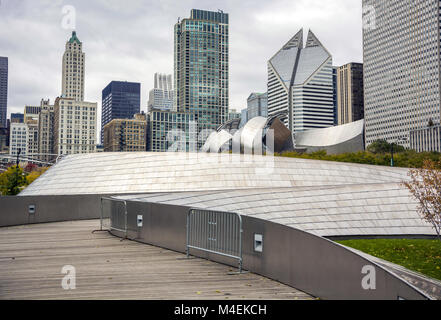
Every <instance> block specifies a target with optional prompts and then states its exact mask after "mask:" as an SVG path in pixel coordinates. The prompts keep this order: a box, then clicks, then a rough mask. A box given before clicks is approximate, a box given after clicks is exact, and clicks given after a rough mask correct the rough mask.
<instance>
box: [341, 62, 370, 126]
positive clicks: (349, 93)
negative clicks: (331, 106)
mask: <svg viewBox="0 0 441 320" xmlns="http://www.w3.org/2000/svg"><path fill="white" fill-rule="evenodd" d="M337 115H338V125H342V124H346V123H350V122H354V121H358V120H361V119H364V94H363V64H362V63H348V64H345V65H344V66H341V67H339V68H337Z"/></svg>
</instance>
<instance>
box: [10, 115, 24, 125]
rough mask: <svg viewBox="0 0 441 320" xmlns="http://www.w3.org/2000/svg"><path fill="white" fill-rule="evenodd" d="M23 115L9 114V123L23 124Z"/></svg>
mask: <svg viewBox="0 0 441 320" xmlns="http://www.w3.org/2000/svg"><path fill="white" fill-rule="evenodd" d="M23 122H24V114H23V113H11V123H23Z"/></svg>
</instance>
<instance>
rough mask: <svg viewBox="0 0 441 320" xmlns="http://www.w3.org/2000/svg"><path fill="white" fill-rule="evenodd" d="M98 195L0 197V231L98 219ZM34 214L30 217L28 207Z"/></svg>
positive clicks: (99, 197) (99, 207) (99, 209)
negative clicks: (0, 229)
mask: <svg viewBox="0 0 441 320" xmlns="http://www.w3.org/2000/svg"><path fill="white" fill-rule="evenodd" d="M101 197H102V196H101V195H80V196H31V197H0V227H7V226H17V225H23V224H31V223H46V222H58V221H69V220H86V219H97V218H99V217H100V211H101V202H100V199H101ZM30 205H34V206H35V213H34V214H29V206H30Z"/></svg>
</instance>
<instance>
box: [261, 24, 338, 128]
mask: <svg viewBox="0 0 441 320" xmlns="http://www.w3.org/2000/svg"><path fill="white" fill-rule="evenodd" d="M281 112H283V113H285V114H286V117H285V119H284V122H285V125H286V126H287V127H288V128H289V129H290V130H291V132H292V133H293V134H294V133H296V132H298V131H305V130H309V129H318V128H326V127H330V126H333V124H334V99H333V79H332V56H331V54H330V53H329V52H328V50H326V48H325V47H324V46H323V45H322V44H321V43H320V41H319V40H318V39H317V37H316V36H315V35H314V34H313V33H312V32H311V31H309V33H308V38H307V41H306V45H305V46H303V30H300V31H299V32H298V33H297V34H296V35H295V36H294V37H293V38H291V40H289V41H288V42H287V43H286V44H285V45H284V46H283V47H282V49H280V50H279V51H278V52H277V53H276V54H275V55H274V56H273V57H272V58H271V59H270V60H269V62H268V115H269V116H274V115H276V114H278V113H281Z"/></svg>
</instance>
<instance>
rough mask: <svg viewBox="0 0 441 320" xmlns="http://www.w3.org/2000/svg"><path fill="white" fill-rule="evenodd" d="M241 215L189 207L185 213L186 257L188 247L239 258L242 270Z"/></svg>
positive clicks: (188, 254)
mask: <svg viewBox="0 0 441 320" xmlns="http://www.w3.org/2000/svg"><path fill="white" fill-rule="evenodd" d="M242 233H243V231H242V217H241V216H240V215H239V214H237V213H231V212H219V211H209V210H198V209H191V210H190V211H189V212H188V215H187V257H189V256H190V249H197V250H201V251H205V252H210V253H214V254H219V255H222V256H226V257H230V258H234V259H238V260H239V272H242Z"/></svg>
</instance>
